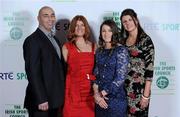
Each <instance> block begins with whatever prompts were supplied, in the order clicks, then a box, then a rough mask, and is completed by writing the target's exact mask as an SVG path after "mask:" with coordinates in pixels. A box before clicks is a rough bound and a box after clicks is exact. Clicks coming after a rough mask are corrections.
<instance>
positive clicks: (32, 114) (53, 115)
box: [28, 109, 61, 117]
mask: <svg viewBox="0 0 180 117" xmlns="http://www.w3.org/2000/svg"><path fill="white" fill-rule="evenodd" d="M28 113H29V117H61V115H60V114H61V113H60V112H59V111H58V109H49V110H48V111H40V110H30V109H28Z"/></svg>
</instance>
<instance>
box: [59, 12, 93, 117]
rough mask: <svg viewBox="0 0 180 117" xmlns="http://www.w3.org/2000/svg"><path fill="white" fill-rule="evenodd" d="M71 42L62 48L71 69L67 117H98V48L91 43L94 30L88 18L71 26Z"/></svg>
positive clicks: (67, 96)
mask: <svg viewBox="0 0 180 117" xmlns="http://www.w3.org/2000/svg"><path fill="white" fill-rule="evenodd" d="M68 36H69V39H70V42H67V43H65V44H64V45H63V47H62V52H63V57H64V59H65V61H66V63H67V65H68V70H67V76H66V89H65V104H64V108H63V117H84V114H86V116H87V117H94V99H93V91H92V88H91V81H92V80H95V77H94V76H93V75H92V73H93V66H94V53H95V52H94V50H95V44H94V43H93V42H92V41H90V38H89V37H90V28H89V25H88V22H87V20H86V18H85V17H84V16H81V15H77V16H75V17H74V18H73V19H72V21H71V24H70V28H69V35H68Z"/></svg>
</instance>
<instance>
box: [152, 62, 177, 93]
mask: <svg viewBox="0 0 180 117" xmlns="http://www.w3.org/2000/svg"><path fill="white" fill-rule="evenodd" d="M154 70H155V74H154V75H155V77H154V82H153V85H154V86H153V87H152V88H153V92H154V94H158V95H161V94H162V95H173V94H175V89H176V88H175V86H176V84H175V83H176V81H175V76H174V73H175V70H176V66H175V65H174V64H173V63H169V61H160V62H159V63H158V64H157V65H156V66H155V69H154Z"/></svg>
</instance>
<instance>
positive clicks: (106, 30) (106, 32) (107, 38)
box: [101, 24, 113, 43]
mask: <svg viewBox="0 0 180 117" xmlns="http://www.w3.org/2000/svg"><path fill="white" fill-rule="evenodd" d="M101 35H102V39H103V40H104V42H105V43H109V42H111V39H112V35H113V32H112V29H111V27H110V26H108V25H105V24H104V25H103V26H102V30H101Z"/></svg>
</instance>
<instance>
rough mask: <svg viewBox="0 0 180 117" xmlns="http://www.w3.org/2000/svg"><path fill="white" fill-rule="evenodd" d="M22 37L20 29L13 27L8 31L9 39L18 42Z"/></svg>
mask: <svg viewBox="0 0 180 117" xmlns="http://www.w3.org/2000/svg"><path fill="white" fill-rule="evenodd" d="M22 35H23V32H22V30H21V28H18V27H13V28H12V29H11V30H10V36H11V39H14V40H19V39H21V37H22Z"/></svg>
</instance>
